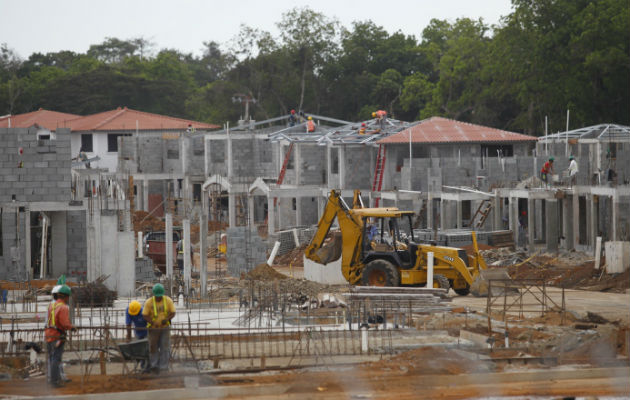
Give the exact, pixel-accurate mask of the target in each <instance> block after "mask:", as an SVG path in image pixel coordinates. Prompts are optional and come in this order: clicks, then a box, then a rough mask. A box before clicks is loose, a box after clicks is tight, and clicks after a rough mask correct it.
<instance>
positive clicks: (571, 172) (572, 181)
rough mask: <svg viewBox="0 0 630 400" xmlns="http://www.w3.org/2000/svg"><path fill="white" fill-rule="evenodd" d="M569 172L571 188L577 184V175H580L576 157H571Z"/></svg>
mask: <svg viewBox="0 0 630 400" xmlns="http://www.w3.org/2000/svg"><path fill="white" fill-rule="evenodd" d="M567 172H568V174H569V186H570V187H573V185H575V182H576V178H577V173H578V165H577V161H575V157H573V156H570V157H569V168H567Z"/></svg>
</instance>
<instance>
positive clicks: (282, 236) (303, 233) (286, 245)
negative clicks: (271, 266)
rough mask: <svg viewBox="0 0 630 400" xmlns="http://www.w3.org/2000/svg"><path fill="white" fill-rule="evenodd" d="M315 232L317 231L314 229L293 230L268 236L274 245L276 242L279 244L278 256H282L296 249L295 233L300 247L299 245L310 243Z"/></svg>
mask: <svg viewBox="0 0 630 400" xmlns="http://www.w3.org/2000/svg"><path fill="white" fill-rule="evenodd" d="M316 231H317V228H316V227H312V228H295V229H288V230H286V231H278V232H275V233H274V234H273V235H271V236H270V239H271V240H270V241H273V242H274V243H275V242H276V241H278V242H280V248H279V249H278V255H283V254H286V253H288V252H289V251H291V250H293V249H295V248H296V247H297V243H296V242H295V235H296V233H297V237H298V242H299V245H300V246H301V245H304V244H308V243H310V242H311V239H313V236H314V235H315V232H316Z"/></svg>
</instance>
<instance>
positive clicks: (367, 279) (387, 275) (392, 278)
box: [361, 260, 400, 286]
mask: <svg viewBox="0 0 630 400" xmlns="http://www.w3.org/2000/svg"><path fill="white" fill-rule="evenodd" d="M361 285H363V286H400V273H399V272H398V268H396V267H395V266H394V265H393V264H392V263H390V262H389V261H386V260H374V261H370V262H369V263H367V265H366V266H365V268H364V269H363V272H362V273H361Z"/></svg>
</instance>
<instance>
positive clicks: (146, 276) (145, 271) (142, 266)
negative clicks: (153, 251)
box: [136, 257, 155, 282]
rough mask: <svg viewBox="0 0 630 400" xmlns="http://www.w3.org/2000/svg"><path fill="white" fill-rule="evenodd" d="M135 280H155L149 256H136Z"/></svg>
mask: <svg viewBox="0 0 630 400" xmlns="http://www.w3.org/2000/svg"><path fill="white" fill-rule="evenodd" d="M136 280H137V281H141V282H153V281H155V274H154V273H153V260H151V259H150V258H149V257H144V258H136Z"/></svg>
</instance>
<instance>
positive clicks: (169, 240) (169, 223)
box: [165, 213, 173, 295]
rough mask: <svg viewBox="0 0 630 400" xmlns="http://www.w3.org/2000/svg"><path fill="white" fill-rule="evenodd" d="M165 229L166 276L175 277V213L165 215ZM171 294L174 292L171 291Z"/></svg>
mask: <svg viewBox="0 0 630 400" xmlns="http://www.w3.org/2000/svg"><path fill="white" fill-rule="evenodd" d="M165 219H166V222H165V225H166V226H165V229H166V251H165V256H166V278H167V279H169V281H170V280H172V279H173V215H172V214H170V213H166V215H165ZM171 295H173V293H172V292H171Z"/></svg>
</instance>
